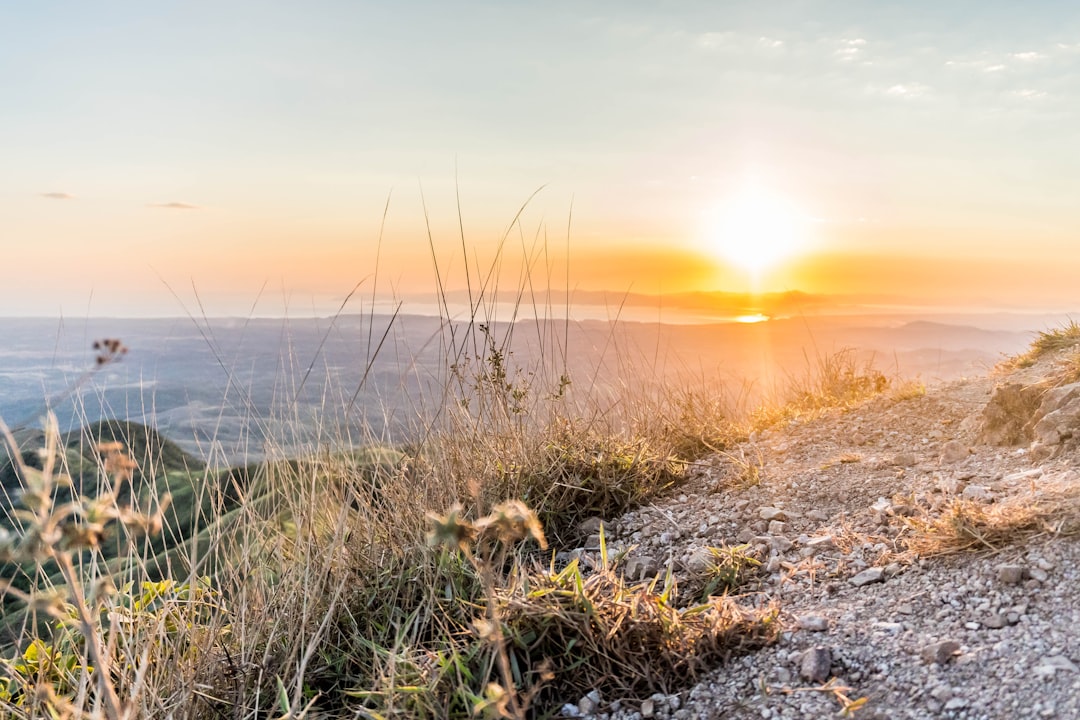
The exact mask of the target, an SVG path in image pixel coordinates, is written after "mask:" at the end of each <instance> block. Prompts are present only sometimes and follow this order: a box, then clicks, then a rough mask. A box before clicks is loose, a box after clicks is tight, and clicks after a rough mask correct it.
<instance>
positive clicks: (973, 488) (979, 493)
mask: <svg viewBox="0 0 1080 720" xmlns="http://www.w3.org/2000/svg"><path fill="white" fill-rule="evenodd" d="M960 497H962V498H964V499H965V500H978V501H979V502H990V501H991V500H993V499H994V493H993V491H992V490H991V489H990V488H988V487H986V486H985V485H968V486H967V487H966V488H964V491H963V492H961V493H960Z"/></svg>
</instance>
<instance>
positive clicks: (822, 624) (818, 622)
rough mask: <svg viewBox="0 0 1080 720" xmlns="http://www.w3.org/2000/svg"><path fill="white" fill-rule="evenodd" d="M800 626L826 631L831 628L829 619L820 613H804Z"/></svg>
mask: <svg viewBox="0 0 1080 720" xmlns="http://www.w3.org/2000/svg"><path fill="white" fill-rule="evenodd" d="M799 627H800V628H802V629H803V630H807V631H809V632H825V631H826V630H828V629H829V621H828V620H826V619H825V618H823V617H821V616H820V615H803V616H802V617H801V618H799Z"/></svg>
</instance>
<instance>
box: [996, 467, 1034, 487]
mask: <svg viewBox="0 0 1080 720" xmlns="http://www.w3.org/2000/svg"><path fill="white" fill-rule="evenodd" d="M1042 475H1043V469H1042V468H1033V469H1031V470H1023V471H1021V472H1014V473H1010V474H1008V475H1006V476H1005V477H1004V478H1003V480H1004V482H1005V483H1007V484H1009V485H1011V484H1013V483H1016V482H1020V481H1022V480H1035V479H1038V478H1041V477H1042Z"/></svg>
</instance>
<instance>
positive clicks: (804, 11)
mask: <svg viewBox="0 0 1080 720" xmlns="http://www.w3.org/2000/svg"><path fill="white" fill-rule="evenodd" d="M0 88H2V89H3V93H2V98H0V269H2V270H3V280H2V281H0V314H3V315H57V314H64V315H68V316H72V315H74V316H81V315H179V314H183V313H184V312H187V311H191V310H192V309H194V308H195V307H196V306H197V303H198V302H201V303H202V304H203V306H204V309H205V310H206V311H207V312H208V313H209V314H247V313H254V314H266V313H270V314H273V313H276V312H281V311H284V312H290V313H304V312H311V311H315V312H325V311H326V310H327V309H330V310H332V309H334V308H335V307H336V305H337V304H338V303H340V302H341V300H342V299H343V298H344V297H345V295H346V294H347V293H348V292H349V291H350V290H351V289H352V288H353V287H354V286H355V285H357V284H358V283H360V284H361V292H360V295H361V296H367V295H368V294H370V293H373V292H374V293H375V294H376V295H378V296H379V297H409V296H411V295H412V294H416V293H420V294H424V293H426V294H429V295H433V294H434V292H435V289H436V288H437V287H438V285H439V283H440V282H441V283H442V284H443V286H445V287H447V288H449V289H457V288H460V287H463V286H464V285H465V284H466V282H467V280H466V274H467V273H468V274H469V275H470V278H471V280H470V282H474V283H476V282H479V278H481V277H486V276H488V275H489V270H491V269H494V270H495V272H494V273H491V274H492V276H493V277H498V278H499V280H498V282H499V284H500V287H503V288H506V287H514V286H516V285H517V286H519V285H521V284H523V283H526V282H530V281H531V282H532V283H534V284H536V285H538V286H547V287H564V286H566V285H567V284H569V285H570V287H571V288H580V289H609V290H632V291H634V292H644V293H673V292H682V291H688V290H704V291H746V290H753V291H761V292H766V291H781V290H792V289H798V290H803V291H807V292H816V293H830V294H854V295H870V296H874V297H878V298H907V299H914V300H917V301H920V302H926V303H939V304H940V303H954V304H967V305H970V304H972V303H975V304H981V305H985V306H987V307H995V308H996V307H1040V308H1055V309H1069V308H1075V307H1080V296H1078V295H1077V290H1076V287H1077V286H1076V283H1075V278H1076V277H1077V273H1078V272H1080V251H1078V248H1080V243H1078V238H1080V234H1078V231H1080V204H1078V203H1077V202H1076V197H1077V190H1078V179H1077V176H1076V170H1075V161H1076V158H1078V157H1080V93H1078V92H1076V88H1080V5H1076V4H1075V3H1064V2H1031V3H1014V2H997V1H990V2H986V1H983V2H964V1H959V2H949V3H942V2H921V1H915V2H885V1H875V2H869V1H867V2H853V1H851V2H828V1H821V0H805V1H802V2H783V1H778V2H768V3H761V2H746V3H741V2H721V1H717V0H711V1H709V2H697V1H695V0H687V1H683V2H662V1H657V2H633V1H628V0H620V1H618V2H585V1H578V2H559V1H554V2H546V3H525V2H510V1H508V0H503V1H500V2H494V1H492V2H453V3H450V2H410V1H402V2H394V3H384V2H359V1H356V0H353V1H344V0H312V1H310V2H304V3H297V2H280V1H278V0H259V2H246V1H243V0H230V1H229V2H222V1H221V0H215V1H214V2H202V1H199V0H189V1H188V2H183V3H180V2H125V1H121V0H115V1H106V2H100V3H87V2H81V1H80V2H51V1H49V0H42V1H41V2H34V3H4V4H2V5H0ZM751 196H752V197H756V198H758V201H754V202H750V201H747V200H746V198H747V197H751ZM759 201H760V202H759ZM755 202H756V204H754V203H755ZM747 208H758V209H757V211H755V212H756V214H755V212H749V211H748V210H747ZM762 208H764V209H762ZM747 212H749V216H748V217H749V219H748V220H745V221H744V222H742V224H739V225H733V224H732V222H730V218H731V217H735V216H737V217H743V216H745V215H747ZM740 213H741V214H740ZM778 215H782V216H783V217H784V218H785V219H786V220H785V222H786V224H783V223H782V224H783V225H784V227H785V228H787V229H786V230H775V229H774V230H764V229H763V228H773V227H774V225H775V223H774V220H775V217H776V216H778ZM724 218H728V219H726V220H725V219H724ZM792 228H794V229H792ZM768 233H774V234H775V233H788V234H789V235H790V236H791V237H785V238H783V240H784V243H782V244H783V250H782V252H776V253H773V254H774V255H775V257H771V259H770V261H769V262H767V263H766V262H764V261H761V262H758V263H756V264H755V262H753V261H751V262H750V263H749V265H753V267H748V263H747V262H746V261H745V258H743V259H742V261H740V260H739V255H738V253H733V252H732V248H733V247H742V248H744V249H745V247H746V246H747V244H748V243H749V244H750V245H752V246H753V245H754V244H755V243H757V244H762V245H768V244H770V243H775V242H777V238H776V237H772V236H770V235H769V234H768ZM380 238H381V239H380ZM789 240H790V242H788V241H789ZM500 248H501V250H500ZM760 257H761V256H758V258H759V259H760ZM526 258H527V259H528V262H525V259H526ZM523 265H527V266H528V268H529V274H528V275H527V276H526V275H524V274H523V273H524V270H523V269H522V268H523ZM436 268H437V271H438V274H437V275H436ZM523 278H524V279H523ZM196 298H197V299H196Z"/></svg>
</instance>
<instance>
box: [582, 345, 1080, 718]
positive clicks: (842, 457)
mask: <svg viewBox="0 0 1080 720" xmlns="http://www.w3.org/2000/svg"><path fill="white" fill-rule="evenodd" d="M1075 357H1076V356H1075V354H1061V353H1047V354H1045V355H1043V356H1042V357H1040V358H1039V359H1038V362H1036V363H1034V364H1033V365H1031V366H1030V367H1027V368H1023V369H1018V368H1017V367H1016V365H1014V366H1013V367H1012V369H1002V370H999V371H997V372H996V373H994V374H992V375H991V376H989V377H983V378H977V379H971V380H963V381H957V382H952V383H948V384H944V385H940V386H937V387H933V388H931V389H930V390H929V391H928V392H927V393H926V394H925V395H922V396H918V395H916V396H913V397H907V398H897V397H884V396H883V397H880V398H878V399H877V400H874V401H872V402H870V403H868V404H866V405H864V406H862V407H860V408H858V409H856V410H854V411H851V412H848V413H839V412H837V413H835V414H833V415H830V416H827V417H824V418H820V419H816V420H812V421H808V422H804V423H799V422H793V423H791V424H789V425H787V426H785V427H783V428H780V429H775V430H771V431H765V432H762V433H760V434H758V435H755V436H753V437H752V438H751V440H750V442H748V443H746V444H745V445H742V446H741V447H740V448H739V449H738V450H736V451H734V452H732V453H730V454H727V455H722V456H718V457H715V458H713V459H712V460H710V461H708V462H705V463H702V464H701V465H700V466H699V468H698V472H697V473H696V475H695V477H694V478H693V479H692V480H691V481H690V482H689V483H688V484H687V485H684V486H683V487H682V488H680V490H679V491H678V492H677V494H676V496H674V497H669V498H665V499H662V500H660V501H657V502H655V503H654V504H652V505H650V506H647V507H643V508H640V509H638V510H637V511H634V512H631V513H628V514H626V515H624V516H623V517H621V518H618V519H617V520H614V521H613V522H611V523H609V524H608V527H607V536H608V542H609V548H611V549H612V551H613V552H618V551H627V552H628V563H627V565H626V567H627V568H628V572H633V573H640V574H645V573H651V572H655V571H660V572H663V571H664V570H666V569H669V568H670V569H671V571H672V572H673V573H674V574H675V575H676V577H678V578H679V581H680V583H681V584H682V585H683V587H693V586H694V583H700V582H701V581H702V578H703V576H706V577H707V576H708V575H709V572H710V571H711V569H713V568H715V566H716V560H717V557H718V554H717V553H716V552H714V551H712V550H710V548H731V547H740V546H742V547H741V549H739V550H738V552H740V553H745V554H746V555H749V556H752V557H755V558H757V559H759V560H760V561H761V563H762V565H761V570H760V572H759V574H758V576H757V584H756V586H753V585H752V586H751V587H750V593H751V595H750V596H749V597H748V598H747V599H750V598H753V597H755V596H756V597H757V599H758V600H759V601H760V602H761V603H766V602H769V601H778V602H779V603H780V604H781V607H782V608H783V612H784V618H785V624H786V632H785V633H784V634H783V636H782V640H781V642H780V643H778V644H777V645H775V646H772V647H769V648H766V649H764V650H761V651H759V652H757V653H753V654H749V655H746V656H743V657H741V658H738V659H735V660H733V661H732V662H731V663H729V664H727V665H725V666H723V667H721V668H718V669H717V670H715V671H714V672H713V673H712V674H711V675H709V676H708V677H707V678H706V679H705V680H704V681H702V682H699V683H698V684H697V685H696V686H694V687H693V688H691V689H689V690H687V691H684V692H681V693H677V694H673V695H656V696H653V698H652V699H650V700H648V701H647V702H646V703H644V704H641V703H639V702H637V701H633V702H626V703H625V704H624V703H620V702H619V701H618V699H616V698H601V699H600V703H596V702H594V701H595V699H596V698H595V697H594V698H583V699H582V701H581V702H580V703H579V704H577V705H575V704H573V702H572V701H573V700H575V699H574V698H567V700H569V701H571V703H570V704H568V705H567V706H566V707H564V709H563V711H564V713H565V714H567V715H579V714H590V713H591V714H593V715H595V716H597V717H605V718H639V717H673V718H674V717H678V718H695V717H725V718H780V717H784V718H816V717H826V716H830V715H834V714H836V712H837V711H839V710H842V709H843V708H845V707H849V708H850V711H851V712H853V713H854V715H855V716H856V717H859V718H912V719H914V718H935V717H944V718H1013V717H1061V718H1064V717H1080V672H1078V666H1080V582H1078V581H1080V541H1078V539H1077V531H1078V530H1080V453H1078V452H1077V451H1076V448H1075V442H1076V439H1075V438H1073V437H1072V428H1076V427H1080V400H1077V399H1076V397H1077V396H1080V385H1070V384H1068V383H1069V381H1071V380H1075V379H1076V378H1075ZM1070 362H1072V363H1073V364H1072V365H1070V364H1069V363H1070ZM1021 364H1023V363H1021ZM1070 373H1072V374H1071V375H1070ZM1062 385H1064V387H1061V386H1062ZM1018 398H1019V400H1018ZM1044 416H1045V417H1044ZM1040 418H1042V420H1041V422H1039V420H1040ZM1003 423H1004V424H1005V425H1010V426H1011V428H1012V430H1013V431H1014V432H1012V433H1011V436H1010V433H1009V432H1002V426H1003ZM1006 429H1008V428H1006ZM1077 437H1080V433H1077ZM748 469H753V470H754V472H748ZM754 478H756V479H757V482H756V484H754V483H753V482H752V481H753V479H754ZM748 479H749V480H751V482H747V480H748ZM580 552H581V553H582V554H584V555H589V554H595V553H596V550H594V549H589V548H588V547H585V548H582V549H581V551H580ZM729 552H730V551H729ZM583 710H588V711H590V713H584V712H582V711H583Z"/></svg>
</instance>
